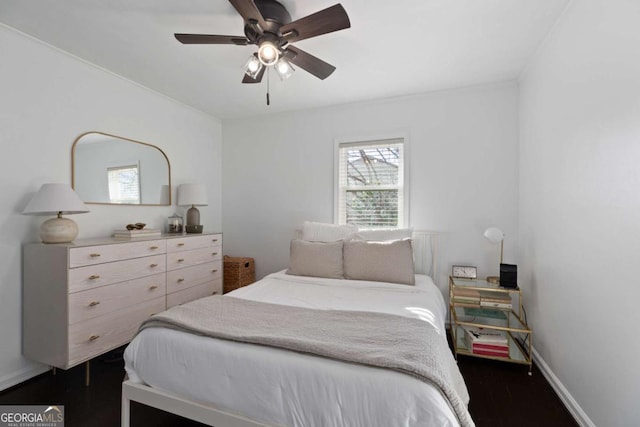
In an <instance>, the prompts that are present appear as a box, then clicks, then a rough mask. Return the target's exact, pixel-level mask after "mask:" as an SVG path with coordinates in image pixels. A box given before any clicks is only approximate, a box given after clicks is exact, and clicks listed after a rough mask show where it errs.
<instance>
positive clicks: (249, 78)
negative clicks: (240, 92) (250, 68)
mask: <svg viewBox="0 0 640 427" xmlns="http://www.w3.org/2000/svg"><path fill="white" fill-rule="evenodd" d="M266 69H267V67H262V70H260V72H259V73H258V75H257V76H256V78H255V79H253V78H251V77H249V76H248V75H247V74H246V73H245V75H244V78H243V79H242V83H260V82H261V81H262V76H264V70H266Z"/></svg>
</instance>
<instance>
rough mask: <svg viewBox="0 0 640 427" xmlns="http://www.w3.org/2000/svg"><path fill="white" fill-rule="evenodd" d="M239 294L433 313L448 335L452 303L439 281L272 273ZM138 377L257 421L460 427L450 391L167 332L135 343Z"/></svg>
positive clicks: (132, 371) (133, 373) (129, 357)
mask: <svg viewBox="0 0 640 427" xmlns="http://www.w3.org/2000/svg"><path fill="white" fill-rule="evenodd" d="M229 295H233V296H234V297H238V298H245V299H250V300H255V301H263V302H270V303H275V304H282V305H293V306H299V307H308V308H317V309H335V310H356V311H377V312H382V313H389V314H396V315H401V316H407V317H415V318H420V319H423V320H424V321H427V322H429V323H431V324H432V325H434V327H435V328H436V329H437V330H438V332H439V333H440V336H442V339H443V340H446V333H445V329H444V319H445V315H446V306H445V303H444V300H443V298H442V294H441V293H440V291H439V290H438V288H437V287H436V286H435V285H434V284H433V282H432V281H431V278H429V277H428V276H424V275H416V286H415V287H414V286H405V285H394V284H387V283H380V282H366V281H355V280H337V279H319V278H313V277H300V276H290V275H286V274H284V272H279V273H274V274H271V275H269V276H267V277H265V278H264V279H262V280H261V281H259V282H257V283H255V284H253V285H250V286H247V287H243V288H240V289H237V290H235V291H233V292H232V293H231V294H229ZM125 369H126V370H127V373H128V375H129V379H130V380H132V381H134V382H139V383H145V384H148V385H150V386H151V387H154V388H157V389H161V390H165V391H169V392H172V393H175V394H178V395H181V396H184V397H186V398H187V399H189V400H194V401H198V402H204V403H212V404H214V405H216V406H218V407H220V408H221V409H225V410H228V411H231V412H235V413H239V414H243V415H245V416H247V417H249V418H252V419H255V420H257V421H261V422H265V423H268V424H274V425H289V426H342V425H344V426H371V427H374V426H380V427H388V426H443V427H447V426H458V422H457V420H456V416H455V415H454V413H453V411H452V410H451V409H450V408H449V405H448V403H447V402H446V401H445V399H444V398H443V397H442V395H441V394H440V392H439V391H438V390H436V389H435V388H434V387H432V386H431V385H429V384H427V383H424V382H422V381H420V380H418V379H416V378H414V377H411V376H409V375H405V374H401V373H398V372H394V371H391V370H385V369H379V368H373V367H369V366H363V365H357V364H351V363H345V362H340V361H336V360H331V359H326V358H320V357H314V356H310V355H307V354H300V353H295V352H291V351H287V350H281V349H277V348H270V347H263V346H259V345H253V344H244V343H238V342H232V341H225V340H218V339H214V338H208V337H202V336H197V335H192V334H187V333H184V332H179V331H175V330H170V329H163V328H150V329H146V330H144V331H143V332H142V333H140V334H139V335H138V336H137V337H136V338H135V339H134V340H133V341H132V342H131V344H130V345H129V346H128V347H127V350H126V352H125Z"/></svg>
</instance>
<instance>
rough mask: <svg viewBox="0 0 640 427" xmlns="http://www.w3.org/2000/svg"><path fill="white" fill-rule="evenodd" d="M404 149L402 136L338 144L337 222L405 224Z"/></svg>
mask: <svg viewBox="0 0 640 427" xmlns="http://www.w3.org/2000/svg"><path fill="white" fill-rule="evenodd" d="M404 152H405V149H404V139H402V138H401V139H385V140H378V141H364V142H348V143H347V142H345V143H340V144H338V167H337V173H338V176H337V180H336V182H337V183H338V184H337V189H336V193H337V197H336V199H337V200H336V216H337V220H338V223H339V224H355V225H358V226H361V227H365V228H376V227H377V228H381V227H404V226H406V224H407V222H408V221H407V218H406V214H407V209H406V206H405V201H406V200H405V165H404Z"/></svg>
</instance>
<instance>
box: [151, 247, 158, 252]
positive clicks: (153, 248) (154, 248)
mask: <svg viewBox="0 0 640 427" xmlns="http://www.w3.org/2000/svg"><path fill="white" fill-rule="evenodd" d="M149 249H151V250H152V251H155V250H156V249H158V247H157V246H151V247H149Z"/></svg>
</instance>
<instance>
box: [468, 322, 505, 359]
mask: <svg viewBox="0 0 640 427" xmlns="http://www.w3.org/2000/svg"><path fill="white" fill-rule="evenodd" d="M464 331H465V332H464V339H465V344H466V345H467V348H468V349H469V350H470V351H471V352H472V353H473V354H479V355H482V356H494V357H509V341H508V338H507V335H506V333H505V332H504V331H497V330H495V329H486V328H475V327H471V326H465V327H464Z"/></svg>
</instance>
